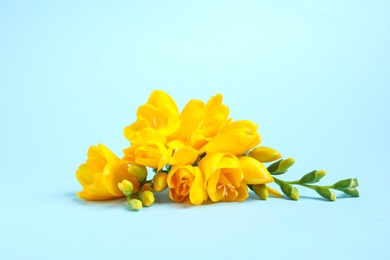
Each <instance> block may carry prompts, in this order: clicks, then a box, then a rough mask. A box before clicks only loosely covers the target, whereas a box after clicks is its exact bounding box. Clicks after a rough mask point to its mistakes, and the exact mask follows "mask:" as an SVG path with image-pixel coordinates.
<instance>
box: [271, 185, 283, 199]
mask: <svg viewBox="0 0 390 260" xmlns="http://www.w3.org/2000/svg"><path fill="white" fill-rule="evenodd" d="M267 189H268V193H269V194H271V195H272V196H274V197H277V198H282V197H283V196H282V194H281V193H280V192H279V191H277V190H274V189H272V188H271V187H269V186H267Z"/></svg>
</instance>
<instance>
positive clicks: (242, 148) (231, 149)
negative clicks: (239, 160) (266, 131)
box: [202, 120, 261, 155]
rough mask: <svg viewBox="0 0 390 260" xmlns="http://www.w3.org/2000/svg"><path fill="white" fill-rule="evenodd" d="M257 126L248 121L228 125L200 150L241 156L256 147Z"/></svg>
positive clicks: (257, 139) (257, 141)
mask: <svg viewBox="0 0 390 260" xmlns="http://www.w3.org/2000/svg"><path fill="white" fill-rule="evenodd" d="M256 130H257V125H256V124H255V123H253V122H251V121H248V120H239V121H235V122H232V123H230V124H228V125H227V126H226V127H225V129H223V130H221V132H220V133H219V134H218V135H217V136H215V137H214V138H213V139H211V140H210V142H209V143H208V144H207V145H206V146H205V147H204V148H203V149H202V150H204V151H205V152H206V153H218V152H222V153H233V154H235V155H241V154H243V153H245V152H247V151H248V150H250V149H252V148H253V147H255V146H256V145H258V144H259V143H260V141H261V139H260V134H259V133H258V132H257V131H256Z"/></svg>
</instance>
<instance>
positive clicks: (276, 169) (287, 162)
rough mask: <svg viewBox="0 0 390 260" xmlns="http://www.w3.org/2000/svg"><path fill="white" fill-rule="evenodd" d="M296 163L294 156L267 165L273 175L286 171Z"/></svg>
mask: <svg viewBox="0 0 390 260" xmlns="http://www.w3.org/2000/svg"><path fill="white" fill-rule="evenodd" d="M294 163H295V160H294V159H293V158H287V159H284V160H279V161H276V162H274V163H273V164H271V165H270V166H268V167H267V170H268V171H269V172H270V173H271V174H272V175H279V174H283V173H285V172H286V171H287V170H288V168H290V167H291V166H292V165H293V164H294Z"/></svg>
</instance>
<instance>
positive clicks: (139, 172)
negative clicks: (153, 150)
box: [127, 164, 148, 182]
mask: <svg viewBox="0 0 390 260" xmlns="http://www.w3.org/2000/svg"><path fill="white" fill-rule="evenodd" d="M127 170H128V172H129V173H130V175H131V176H133V177H134V178H136V179H137V181H139V182H144V181H145V180H146V177H147V176H148V170H147V169H146V167H145V166H142V165H138V164H132V165H130V166H129V168H128V169H127Z"/></svg>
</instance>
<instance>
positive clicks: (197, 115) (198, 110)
mask: <svg viewBox="0 0 390 260" xmlns="http://www.w3.org/2000/svg"><path fill="white" fill-rule="evenodd" d="M204 115H205V104H204V103H203V102H202V101H200V100H195V99H193V100H190V101H189V102H188V103H187V105H186V106H185V107H184V109H183V111H182V112H181V114H180V120H181V129H180V138H186V137H188V136H190V135H191V134H192V133H193V132H194V131H195V129H197V128H198V126H199V123H200V122H201V121H202V119H203V117H204Z"/></svg>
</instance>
